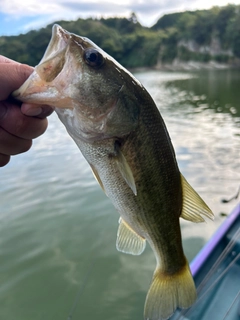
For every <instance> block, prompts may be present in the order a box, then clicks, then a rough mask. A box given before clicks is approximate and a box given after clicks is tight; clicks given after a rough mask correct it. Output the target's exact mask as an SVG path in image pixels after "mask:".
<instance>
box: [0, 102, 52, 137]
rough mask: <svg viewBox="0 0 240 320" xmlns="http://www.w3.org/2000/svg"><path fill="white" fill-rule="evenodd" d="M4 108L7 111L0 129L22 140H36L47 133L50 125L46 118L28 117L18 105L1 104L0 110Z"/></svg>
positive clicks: (0, 119) (1, 121)
mask: <svg viewBox="0 0 240 320" xmlns="http://www.w3.org/2000/svg"><path fill="white" fill-rule="evenodd" d="M3 108H5V109H6V111H5V114H4V115H3V116H2V117H1V116H0V127H2V128H3V129H4V130H5V131H7V132H9V133H10V134H12V135H14V136H16V137H20V138H22V139H35V138H37V137H38V136H40V135H41V134H43V133H44V132H45V131H46V129H47V125H48V121H47V119H46V118H44V119H39V118H35V117H28V116H26V115H24V114H23V113H22V112H21V109H20V108H19V107H18V106H17V105H15V104H11V103H8V102H5V103H3V102H2V103H0V109H1V110H3ZM0 115H1V113H0Z"/></svg>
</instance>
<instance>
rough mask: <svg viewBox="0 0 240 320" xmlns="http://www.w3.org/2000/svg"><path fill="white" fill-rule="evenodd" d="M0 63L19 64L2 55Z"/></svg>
mask: <svg viewBox="0 0 240 320" xmlns="http://www.w3.org/2000/svg"><path fill="white" fill-rule="evenodd" d="M0 63H18V64H19V62H17V61H14V60H12V59H9V58H7V57H4V56H2V55H0Z"/></svg>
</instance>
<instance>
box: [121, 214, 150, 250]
mask: <svg viewBox="0 0 240 320" xmlns="http://www.w3.org/2000/svg"><path fill="white" fill-rule="evenodd" d="M116 247H117V249H118V251H121V252H124V253H128V254H133V255H140V254H141V253H142V252H143V251H144V249H145V247H146V240H145V239H143V238H142V237H140V236H139V235H138V234H137V233H136V232H135V231H133V230H132V229H131V228H130V227H129V225H128V224H127V223H126V222H125V221H124V220H123V219H122V218H120V219H119V227H118V233H117V242H116Z"/></svg>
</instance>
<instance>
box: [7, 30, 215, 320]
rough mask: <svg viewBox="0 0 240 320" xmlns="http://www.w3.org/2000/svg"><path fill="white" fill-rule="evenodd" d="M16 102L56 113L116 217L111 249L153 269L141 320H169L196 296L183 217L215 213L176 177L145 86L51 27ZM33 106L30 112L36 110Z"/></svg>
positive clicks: (85, 42) (92, 47)
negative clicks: (145, 257) (147, 260)
mask: <svg viewBox="0 0 240 320" xmlns="http://www.w3.org/2000/svg"><path fill="white" fill-rule="evenodd" d="M13 96H14V98H15V99H18V100H20V101H22V102H27V103H34V104H48V105H50V106H52V107H53V108H54V110H55V111H56V113H57V114H58V117H59V119H60V120H61V122H62V123H63V124H64V125H65V127H66V130H67V131H68V133H69V135H70V136H71V137H72V139H73V140H74V141H75V143H76V144H77V146H78V147H79V149H80V151H81V152H82V154H83V156H84V157H85V158H86V160H87V162H88V163H89V165H90V167H91V169H92V172H93V175H94V177H95V178H96V180H97V181H98V183H99V185H100V187H101V188H102V189H103V191H104V192H105V194H106V195H107V196H108V197H109V198H110V200H111V201H112V203H113V205H114V207H115V208H116V210H117V211H118V213H119V215H120V219H119V227H118V232H117V240H116V247H117V249H118V250H119V251H120V252H123V253H127V254H132V255H140V254H141V253H142V252H143V251H144V249H145V247H146V242H147V243H148V244H149V245H150V247H151V249H152V250H153V253H154V255H155V257H156V268H155V271H154V273H153V278H152V282H151V284H150V288H149V291H148V293H147V296H146V301H145V306H144V319H145V320H166V319H169V317H170V316H171V315H172V314H173V313H174V312H175V310H176V309H177V308H189V307H190V306H192V305H193V304H194V302H195V300H196V298H197V294H196V288H195V284H194V281H193V278H192V275H191V271H190V268H189V264H188V262H187V259H186V257H185V254H184V251H183V246H182V237H181V229H180V217H181V218H183V219H186V220H188V221H192V222H196V223H198V222H203V221H205V218H210V219H213V213H212V211H211V210H210V208H209V207H208V206H207V205H206V204H205V202H204V201H203V200H202V198H201V197H200V196H199V195H198V194H197V192H196V191H194V189H193V188H192V187H191V186H190V184H189V183H188V182H187V180H186V179H185V178H184V177H183V175H182V174H181V172H180V170H179V168H178V164H177V161H176V156H175V151H174V148H173V145H172V143H171V139H170V136H169V133H168V131H167V128H166V125H165V123H164V120H163V118H162V116H161V114H160V111H159V110H158V108H157V106H156V104H155V102H154V101H153V99H152V97H151V96H150V94H149V93H148V92H147V90H146V89H145V87H144V86H143V85H142V84H141V83H140V82H139V81H138V80H137V79H136V78H135V77H134V76H133V75H132V74H131V73H130V72H129V71H128V70H126V69H125V68H124V67H123V66H121V65H120V64H119V63H118V62H117V61H116V60H114V58H112V57H111V56H110V55H108V54H107V53H106V52H105V51H104V50H102V49H101V48H100V47H98V46H97V45H96V44H95V43H93V42H92V41H91V40H89V39H88V38H86V37H81V36H78V35H76V34H73V33H70V32H68V31H67V30H65V29H63V28H62V27H61V26H59V25H57V24H55V25H54V26H53V30H52V37H51V40H50V42H49V45H48V47H47V49H46V52H45V54H44V56H43V58H42V60H41V61H40V63H39V64H38V65H37V66H36V67H35V69H34V71H33V73H32V74H31V75H30V77H29V78H28V79H27V80H26V82H25V83H24V84H23V85H22V86H21V87H20V88H19V89H18V90H16V91H15V92H14V93H13ZM33 107H34V106H33Z"/></svg>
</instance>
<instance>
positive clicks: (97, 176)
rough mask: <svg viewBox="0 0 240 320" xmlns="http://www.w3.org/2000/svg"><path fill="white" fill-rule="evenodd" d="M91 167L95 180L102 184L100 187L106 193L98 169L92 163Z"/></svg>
mask: <svg viewBox="0 0 240 320" xmlns="http://www.w3.org/2000/svg"><path fill="white" fill-rule="evenodd" d="M90 167H91V169H92V173H93V176H94V178H95V179H96V180H97V182H98V183H99V184H100V187H101V188H102V189H103V191H104V192H105V190H104V186H103V183H102V180H101V178H100V176H99V174H98V172H97V169H96V168H95V167H94V166H93V165H92V164H91V163H90Z"/></svg>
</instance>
